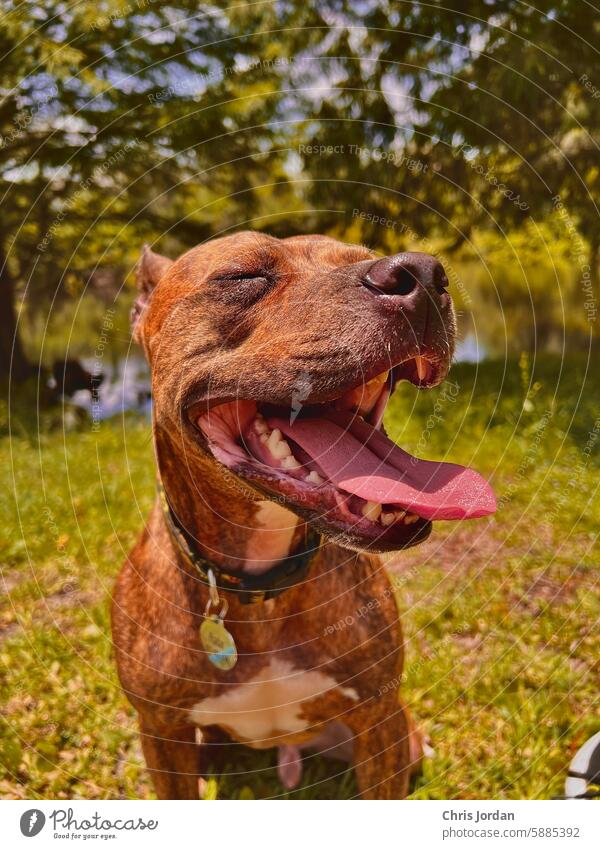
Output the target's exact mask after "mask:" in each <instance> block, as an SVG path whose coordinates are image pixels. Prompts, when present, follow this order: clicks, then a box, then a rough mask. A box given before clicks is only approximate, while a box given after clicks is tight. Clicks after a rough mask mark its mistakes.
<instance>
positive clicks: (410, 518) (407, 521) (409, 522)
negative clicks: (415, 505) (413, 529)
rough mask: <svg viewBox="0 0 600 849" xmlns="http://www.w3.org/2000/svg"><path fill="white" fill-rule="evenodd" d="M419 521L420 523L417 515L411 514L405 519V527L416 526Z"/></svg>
mask: <svg viewBox="0 0 600 849" xmlns="http://www.w3.org/2000/svg"><path fill="white" fill-rule="evenodd" d="M418 521H419V517H418V516H417V515H415V514H414V513H409V514H408V515H407V516H406V518H405V519H404V524H405V525H414V523H415V522H418Z"/></svg>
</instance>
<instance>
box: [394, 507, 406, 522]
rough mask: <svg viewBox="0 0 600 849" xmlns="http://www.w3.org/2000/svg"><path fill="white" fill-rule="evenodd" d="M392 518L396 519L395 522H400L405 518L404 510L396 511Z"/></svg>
mask: <svg viewBox="0 0 600 849" xmlns="http://www.w3.org/2000/svg"><path fill="white" fill-rule="evenodd" d="M394 516H395V517H396V521H397V522H401V521H402V519H404V517H405V516H406V510H396V512H395V513H394Z"/></svg>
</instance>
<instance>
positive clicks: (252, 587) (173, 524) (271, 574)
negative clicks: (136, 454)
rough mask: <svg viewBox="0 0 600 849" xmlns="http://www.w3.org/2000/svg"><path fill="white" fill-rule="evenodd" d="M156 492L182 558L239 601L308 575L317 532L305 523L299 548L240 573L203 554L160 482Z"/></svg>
mask: <svg viewBox="0 0 600 849" xmlns="http://www.w3.org/2000/svg"><path fill="white" fill-rule="evenodd" d="M158 494H159V498H160V502H161V505H162V510H163V515H164V518H165V523H166V525H167V530H168V531H169V536H170V537H171V540H172V541H173V544H174V545H175V546H176V548H177V549H178V550H179V552H180V553H181V554H182V555H183V557H184V559H185V560H186V562H187V563H188V564H189V565H190V566H193V567H194V569H195V570H196V572H198V573H199V574H200V577H201V578H202V580H203V582H204V583H206V585H207V586H208V585H209V572H212V574H213V575H214V578H215V581H216V586H217V587H218V588H219V589H220V590H223V591H224V592H234V593H236V597H237V599H238V601H240V602H241V603H242V604H259V603H260V602H263V601H268V600H269V599H271V598H277V596H278V595H281V593H283V592H285V590H288V589H290V587H294V586H296V584H299V583H301V582H302V581H303V580H304V579H305V578H306V576H307V575H308V572H309V570H310V565H311V563H312V560H313V558H314V557H315V555H316V554H317V552H318V550H319V546H320V544H321V537H320V535H319V534H318V533H316V531H313V530H312V529H311V528H309V527H308V526H307V531H306V535H305V538H304V546H303V547H302V550H301V551H299V552H296V553H295V554H292V555H290V556H289V557H285V558H284V559H283V560H281V561H280V562H279V563H278V564H277V565H276V566H273V568H272V569H269V570H268V572H263V573H262V575H240V573H239V572H231V571H229V570H228V569H224V568H223V567H222V566H219V565H218V564H217V563H214V562H213V561H212V560H208V559H207V558H206V557H203V556H202V555H201V554H200V553H199V552H198V550H197V548H196V545H195V541H194V540H193V538H192V537H191V536H190V534H189V533H188V532H187V531H186V530H185V528H183V527H182V526H181V524H180V522H179V520H178V519H177V516H176V515H175V512H174V510H173V508H172V507H171V505H170V504H169V501H168V498H167V494H166V492H165V490H164V487H163V485H162V483H160V482H159V483H158Z"/></svg>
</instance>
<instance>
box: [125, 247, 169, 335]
mask: <svg viewBox="0 0 600 849" xmlns="http://www.w3.org/2000/svg"><path fill="white" fill-rule="evenodd" d="M172 265H173V260H172V259H169V258H168V257H166V256H161V255H160V254H155V253H154V251H153V250H151V249H150V247H149V246H148V245H144V247H143V248H142V255H141V257H140V259H139V262H138V264H137V268H136V272H135V279H136V282H137V288H138V293H137V297H136V299H135V301H134V304H133V307H132V310H131V330H132V332H133V338H134V339H135V341H136V342H140V343H141V341H142V340H141V334H140V329H141V328H140V324H141V322H140V316H141V315H142V312H143V311H144V308H145V307H146V305H147V303H148V301H149V300H150V295H151V294H152V292H153V290H154V287H155V286H156V284H157V283H158V281H159V280H160V279H161V278H162V277H164V276H165V274H166V273H167V271H168V270H169V268H170V267H171V266H172Z"/></svg>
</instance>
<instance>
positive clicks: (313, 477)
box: [306, 472, 325, 484]
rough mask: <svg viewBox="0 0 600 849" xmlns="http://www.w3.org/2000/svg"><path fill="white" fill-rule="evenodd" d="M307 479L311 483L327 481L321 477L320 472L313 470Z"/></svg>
mask: <svg viewBox="0 0 600 849" xmlns="http://www.w3.org/2000/svg"><path fill="white" fill-rule="evenodd" d="M306 480H307V481H308V482H309V483H316V484H321V483H325V481H324V480H323V478H322V477H321V475H320V474H319V473H318V472H311V473H310V474H309V475H307V476H306Z"/></svg>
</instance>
